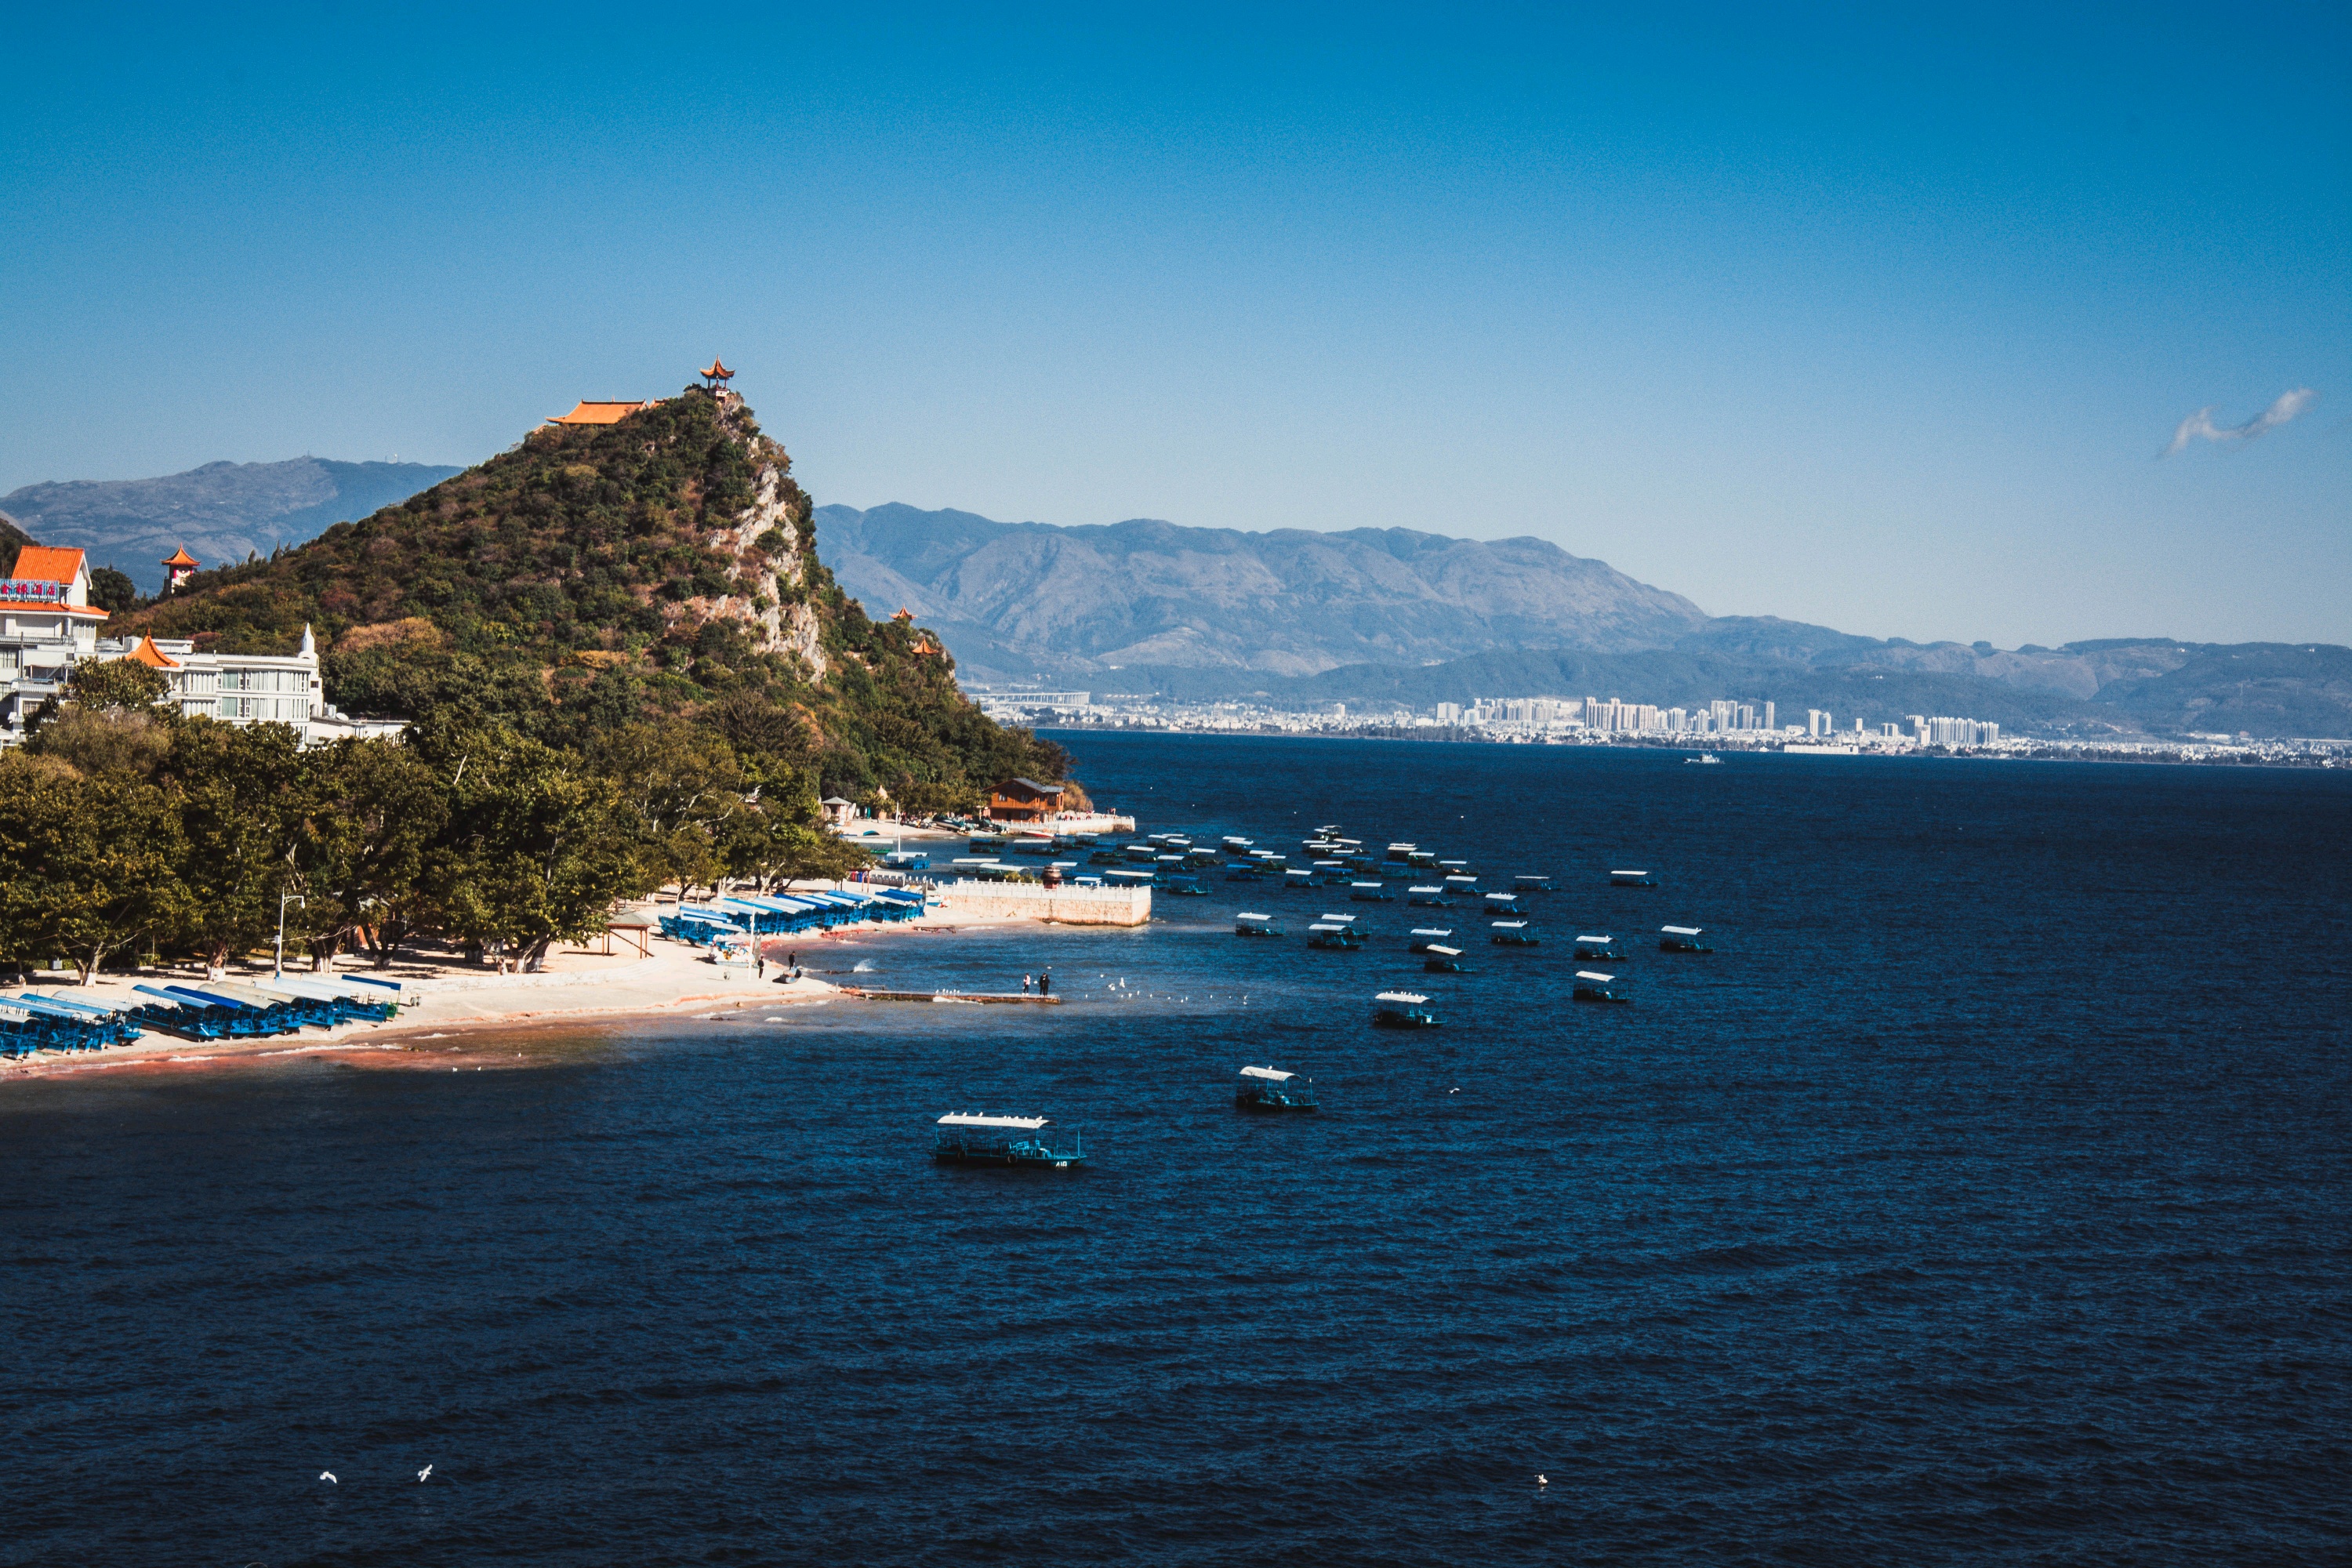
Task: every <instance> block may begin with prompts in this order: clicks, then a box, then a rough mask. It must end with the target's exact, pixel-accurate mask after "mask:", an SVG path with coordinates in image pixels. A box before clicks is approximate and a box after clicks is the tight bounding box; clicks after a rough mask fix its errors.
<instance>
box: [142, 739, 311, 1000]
mask: <svg viewBox="0 0 2352 1568" xmlns="http://www.w3.org/2000/svg"><path fill="white" fill-rule="evenodd" d="M164 772H165V775H166V776H167V777H168V778H169V780H170V781H171V783H172V784H173V785H174V786H175V788H176V790H177V792H178V795H179V797H180V803H181V804H180V822H181V839H180V842H181V846H182V854H183V858H182V860H181V862H180V868H179V879H180V881H181V883H182V885H183V886H184V887H185V888H186V889H187V890H188V892H189V894H190V905H189V908H188V911H187V917H186V920H185V921H184V924H183V926H182V928H181V930H180V931H179V933H178V938H179V941H181V942H184V943H185V944H186V945H188V946H189V947H191V948H193V949H194V951H196V952H199V953H202V954H203V955H204V956H205V959H206V961H207V962H209V963H214V964H222V963H227V962H228V961H229V960H230V959H231V958H233V957H236V956H237V955H238V954H240V953H245V952H251V951H253V950H254V949H255V948H257V947H261V946H263V945H265V944H268V943H269V942H273V941H274V940H275V938H276V936H277V932H278V911H279V909H280V903H279V900H280V899H281V898H282V897H284V896H285V895H289V894H301V893H302V892H303V891H304V889H303V887H302V885H301V879H300V870H299V867H298V866H297V865H296V863H295V858H294V853H295V850H296V848H297V847H298V845H299V842H300V839H301V832H302V825H303V822H304V821H305V819H306V817H307V816H308V815H309V813H310V806H311V801H310V787H309V786H310V780H309V778H308V773H309V770H308V769H307V768H306V767H305V765H304V762H303V758H302V753H301V742H300V738H299V736H298V735H297V734H296V732H295V731H294V728H293V726H292V725H290V724H247V725H236V724H224V723H220V722H218V721H214V720H209V719H198V720H193V721H188V722H185V723H183V724H182V725H180V726H179V727H178V730H177V732H176V733H175V735H174V738H173V747H172V752H171V756H170V758H169V759H168V761H167V762H166V763H165V766H164ZM290 929H292V930H294V931H300V929H301V927H300V925H299V917H298V923H297V924H295V925H294V926H292V927H291V928H290Z"/></svg>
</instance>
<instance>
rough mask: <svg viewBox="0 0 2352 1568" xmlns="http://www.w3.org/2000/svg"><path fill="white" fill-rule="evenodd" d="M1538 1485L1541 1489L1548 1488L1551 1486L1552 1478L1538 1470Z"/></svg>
mask: <svg viewBox="0 0 2352 1568" xmlns="http://www.w3.org/2000/svg"><path fill="white" fill-rule="evenodd" d="M1536 1485H1538V1486H1539V1487H1548V1486H1549V1485H1551V1478H1550V1477H1549V1476H1548V1475H1545V1474H1544V1473H1543V1472H1542V1471H1541V1470H1538V1471H1537V1472H1536Z"/></svg>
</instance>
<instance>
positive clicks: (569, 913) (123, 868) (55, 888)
mask: <svg viewBox="0 0 2352 1568" xmlns="http://www.w3.org/2000/svg"><path fill="white" fill-rule="evenodd" d="M162 695H163V680H162V678H161V677H159V676H157V675H156V674H155V673H154V672H153V671H152V670H150V669H148V668H146V667H144V666H142V665H139V664H134V663H131V662H130V661H127V660H124V661H116V662H112V663H108V664H100V665H87V666H84V667H83V668H81V669H80V670H79V671H78V672H77V675H76V680H75V690H74V700H72V701H71V702H68V703H67V704H65V705H63V706H62V707H61V708H60V709H59V710H58V711H57V712H56V713H55V715H54V716H53V717H51V718H49V719H48V720H47V721H46V722H44V723H43V724H42V725H41V726H40V728H39V730H38V731H37V733H36V734H35V735H34V736H33V737H32V739H31V740H30V741H29V742H27V743H26V745H25V746H24V747H22V748H21V749H19V750H17V751H16V752H10V753H8V754H7V755H5V756H0V864H5V865H6V866H8V867H9V868H10V869H9V875H8V877H7V879H6V880H5V884H0V963H12V964H18V965H27V966H30V965H39V964H46V963H48V962H49V961H50V960H51V959H53V958H57V957H64V958H68V959H70V960H71V961H72V963H73V964H74V966H75V967H76V969H77V970H78V971H79V972H80V973H81V975H82V978H83V979H84V980H85V981H87V980H88V978H89V975H90V973H93V972H94V971H96V970H97V969H99V968H100V967H101V966H103V965H105V964H107V963H110V962H111V961H118V960H120V959H121V956H122V955H124V954H126V953H134V954H140V955H143V954H146V953H149V952H160V953H163V954H169V955H175V956H185V957H193V958H198V959H202V960H205V961H206V962H209V963H223V962H226V960H228V959H230V958H233V957H237V956H241V955H243V954H246V953H249V952H255V951H257V950H261V949H267V948H268V945H269V943H270V942H271V941H272V940H273V939H274V937H275V935H276V932H277V929H278V915H279V908H280V899H281V896H290V899H299V900H300V901H299V903H297V902H292V901H290V900H289V902H287V903H286V905H285V920H286V932H287V943H288V952H289V956H294V957H301V956H308V957H312V958H318V959H325V958H328V957H331V956H333V955H334V954H336V953H338V952H345V951H350V950H355V949H364V950H365V951H367V952H369V953H371V954H372V955H373V958H374V960H375V962H376V963H379V964H383V963H389V962H390V961H391V959H392V956H393V954H394V952H395V951H396V950H397V949H398V948H399V947H400V946H401V945H402V944H404V943H405V942H412V941H415V940H416V939H417V938H419V937H423V936H433V937H438V938H441V939H444V940H446V941H449V942H457V943H460V944H463V945H465V946H467V947H468V948H477V949H483V950H487V951H492V952H499V953H501V954H505V955H510V956H512V957H513V958H514V959H515V961H516V962H518V963H520V964H521V965H523V966H524V967H531V966H534V965H535V964H536V963H537V962H538V960H539V959H540V958H541V957H542V956H544V954H545V953H546V952H547V950H548V948H549V947H550V946H551V944H552V943H554V942H560V941H571V940H577V939H579V938H581V937H583V936H585V935H587V934H588V933H589V932H591V931H595V930H597V929H598V928H600V927H601V926H602V925H603V923H604V917H605V915H606V913H607V911H608V910H610V909H611V907H612V905H613V903H614V900H618V899H621V898H624V897H628V896H632V895H636V894H641V893H644V892H646V891H648V890H650V889H654V888H656V887H657V886H661V885H663V884H674V885H677V886H678V887H679V888H680V889H681V891H684V890H686V889H692V888H694V887H698V886H711V885H714V884H717V883H719V882H720V881H721V880H722V879H726V880H730V881H735V882H739V883H740V882H748V883H750V884H751V885H754V886H767V885H770V884H772V883H773V882H775V881H778V880H781V879H788V878H792V877H812V876H838V875H840V874H842V873H843V872H845V871H846V870H848V869H849V868H852V867H853V866H855V865H856V864H859V863H861V862H862V861H863V860H864V858H865V857H864V855H863V853H862V852H861V851H859V850H857V849H855V848H853V847H849V846H846V845H844V844H842V843H841V842H840V841H839V840H837V839H835V838H834V837H832V836H831V835H830V834H828V833H826V832H824V830H823V828H822V827H821V826H818V823H817V814H816V808H815V800H816V797H815V794H814V779H813V775H812V774H809V773H805V772H798V771H794V770H793V769H791V768H789V767H785V768H777V767H775V766H773V765H772V764H771V763H768V762H767V761H764V760H762V759H761V758H758V757H752V758H747V757H746V756H745V755H744V754H743V753H742V752H739V751H738V750H737V748H736V747H735V746H734V745H733V744H732V743H731V742H729V741H728V740H727V739H726V738H725V736H724V735H723V734H721V733H719V732H718V731H716V730H714V729H713V728H712V727H710V726H709V725H707V724H704V723H702V722H700V721H697V720H695V719H691V718H685V717H679V716H675V715H655V716H650V717H645V718H640V719H635V720H631V721H625V722H622V723H619V724H616V725H614V726H611V727H609V728H608V729H606V730H604V731H601V732H600V733H599V734H598V735H597V736H596V737H595V740H594V742H593V746H592V747H591V748H590V749H589V750H586V751H581V750H574V749H570V748H567V747H563V746H559V745H555V744H551V743H550V742H547V741H544V740H541V739H538V738H535V737H533V736H530V735H527V734H524V733H522V732H521V731H519V730H518V729H517V728H516V727H515V726H513V725H511V724H509V723H506V722H503V721H499V720H496V719H488V718H482V717H479V716H461V715H453V714H446V713H444V714H437V715H435V716H433V717H432V718H430V719H428V720H427V721H425V722H422V723H420V724H419V725H418V726H417V727H416V728H415V730H413V731H411V733H410V735H409V737H408V740H407V742H406V743H402V742H394V741H345V742H337V743H335V744H332V745H329V746H324V747H320V748H317V749H314V750H311V751H307V752H306V751H303V750H302V749H300V747H299V745H298V743H297V738H296V735H295V732H294V731H293V730H292V729H291V728H290V727H289V726H286V725H279V724H256V725H247V726H236V725H229V724H224V723H219V722H216V721H213V720H209V719H183V718H181V717H180V716H179V715H178V714H177V713H176V712H175V711H173V710H170V709H169V708H165V707H159V706H156V705H155V704H156V700H157V699H158V698H160V697H161V696H162Z"/></svg>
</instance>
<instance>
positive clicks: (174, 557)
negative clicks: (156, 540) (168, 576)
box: [163, 544, 199, 566]
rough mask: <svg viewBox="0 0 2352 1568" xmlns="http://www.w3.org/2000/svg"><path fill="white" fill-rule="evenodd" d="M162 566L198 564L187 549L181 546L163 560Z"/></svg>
mask: <svg viewBox="0 0 2352 1568" xmlns="http://www.w3.org/2000/svg"><path fill="white" fill-rule="evenodd" d="M163 564H164V565H166V566H194V565H197V564H199V563H198V562H197V560H196V558H195V557H194V556H193V555H191V554H189V553H188V547H187V546H186V545H184V544H183V545H181V546H180V547H179V548H178V549H177V550H174V551H173V552H172V553H171V555H170V556H169V557H168V558H167V559H165V561H164V563H163Z"/></svg>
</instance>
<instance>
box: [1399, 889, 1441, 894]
mask: <svg viewBox="0 0 2352 1568" xmlns="http://www.w3.org/2000/svg"><path fill="white" fill-rule="evenodd" d="M1405 891H1406V892H1408V893H1442V892H1444V891H1445V889H1443V888H1407V889H1405Z"/></svg>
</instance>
